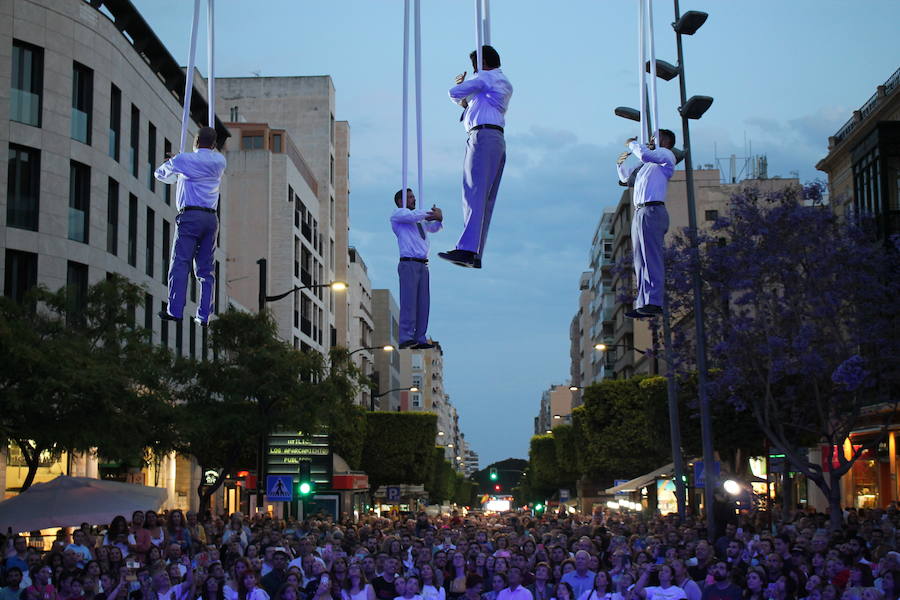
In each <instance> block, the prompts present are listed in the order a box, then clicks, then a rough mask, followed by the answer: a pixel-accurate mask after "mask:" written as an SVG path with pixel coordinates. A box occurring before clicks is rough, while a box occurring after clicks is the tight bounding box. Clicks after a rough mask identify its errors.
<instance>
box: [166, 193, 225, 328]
mask: <svg viewBox="0 0 900 600" xmlns="http://www.w3.org/2000/svg"><path fill="white" fill-rule="evenodd" d="M175 227H176V228H175V244H174V245H173V247H172V261H171V264H170V265H169V309H168V310H169V314H170V315H172V316H173V317H178V318H179V319H180V318H181V317H182V316H183V313H184V303H185V302H186V301H187V283H188V275H189V274H190V272H191V262H193V264H194V275H195V276H196V277H197V282H198V283H199V284H200V302H199V305H198V306H197V318H198V319H200V320H201V321H203V322H206V321H208V320H209V315H210V312H211V311H212V300H213V293H214V291H215V286H216V277H215V259H214V257H213V254H214V252H215V250H216V232H217V231H218V229H219V221H218V219H217V218H216V215H215V213H209V212H204V211H202V210H186V211H184V212H182V213H180V214H179V215H178V216H177V217H175Z"/></svg>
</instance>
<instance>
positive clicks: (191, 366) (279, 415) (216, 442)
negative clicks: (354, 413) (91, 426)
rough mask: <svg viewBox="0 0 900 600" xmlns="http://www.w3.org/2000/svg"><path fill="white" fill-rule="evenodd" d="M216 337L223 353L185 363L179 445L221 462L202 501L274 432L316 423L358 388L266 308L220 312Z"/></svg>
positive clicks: (210, 464) (250, 460) (203, 459)
mask: <svg viewBox="0 0 900 600" xmlns="http://www.w3.org/2000/svg"><path fill="white" fill-rule="evenodd" d="M210 342H211V344H212V345H213V347H214V348H216V350H217V354H218V359H217V360H213V361H208V362H190V363H188V364H186V365H185V367H186V368H184V369H183V370H182V374H183V376H184V381H183V391H182V397H183V398H184V403H183V404H181V405H180V406H179V408H180V410H181V411H182V415H181V417H180V418H179V419H178V424H179V425H178V426H179V440H180V444H181V446H180V450H181V451H182V452H184V453H185V454H191V455H193V456H194V457H195V458H196V459H197V460H198V462H199V463H200V464H201V465H203V466H204V467H206V468H217V469H218V470H219V477H218V479H217V481H216V483H215V484H214V485H212V486H209V487H201V488H199V489H198V494H200V498H201V503H202V504H204V505H205V504H206V503H207V502H208V499H209V497H210V496H211V495H212V494H213V493H214V492H215V491H216V490H217V489H218V487H219V486H221V484H222V481H223V479H224V475H225V473H227V472H228V471H231V470H232V469H234V468H235V467H237V466H239V465H243V464H255V463H256V453H257V451H258V448H260V446H261V445H263V446H264V444H265V441H266V439H267V436H268V435H269V434H270V433H272V432H274V431H310V432H311V431H317V430H319V428H320V427H322V426H323V425H326V424H327V423H328V420H329V418H330V417H331V414H332V412H331V411H332V410H334V407H335V406H338V407H346V406H347V405H348V404H349V403H350V402H352V397H353V396H354V395H355V393H356V387H355V383H354V379H353V377H352V375H353V373H352V372H351V371H349V370H347V368H346V367H344V368H340V369H336V370H330V369H329V368H328V366H327V364H326V362H325V357H323V356H322V355H321V354H319V353H317V352H298V351H297V350H294V349H293V348H292V347H291V346H290V345H288V344H286V343H285V342H283V341H282V340H280V339H279V338H278V336H277V329H276V325H275V322H274V321H273V320H272V318H271V316H270V315H269V313H267V312H263V313H260V314H247V313H242V312H238V311H234V310H229V311H227V312H225V313H222V314H220V315H219V318H218V319H216V320H215V321H213V322H212V323H211V324H210ZM333 362H334V363H335V364H344V363H345V362H346V361H342V360H341V357H340V356H338V357H336V358H335V360H334V361H333Z"/></svg>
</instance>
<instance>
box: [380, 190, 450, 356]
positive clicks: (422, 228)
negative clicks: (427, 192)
mask: <svg viewBox="0 0 900 600" xmlns="http://www.w3.org/2000/svg"><path fill="white" fill-rule="evenodd" d="M394 203H395V204H396V205H397V208H395V209H394V212H393V213H391V229H393V230H394V235H396V236H397V245H398V246H399V247H400V264H399V265H398V266H397V274H398V275H399V276H400V349H401V350H402V349H405V348H413V349H415V350H424V349H427V348H434V344H432V343H431V342H429V341H428V338H427V337H425V333H426V332H427V330H428V312H429V308H430V305H431V292H430V287H429V276H428V247H429V244H428V236H427V235H426V232H427V233H436V232H438V231H440V230H441V227H442V225H441V221H443V220H444V215H443V213H442V212H441V209H439V208H438V207H437V206H432V207H431V210H424V209H419V210H416V197H415V195H414V194H413V191H412V190H411V189H407V190H406V206H404V205H403V190H400V191H399V192H397V193H396V194H394Z"/></svg>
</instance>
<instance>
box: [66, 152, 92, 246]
mask: <svg viewBox="0 0 900 600" xmlns="http://www.w3.org/2000/svg"><path fill="white" fill-rule="evenodd" d="M90 212H91V168H90V167H89V166H87V165H83V164H81V163H80V162H75V161H74V160H73V161H71V162H70V163H69V239H70V240H75V241H76V242H82V243H85V244H87V243H88V233H89V230H90Z"/></svg>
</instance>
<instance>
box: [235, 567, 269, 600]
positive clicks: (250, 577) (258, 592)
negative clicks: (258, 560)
mask: <svg viewBox="0 0 900 600" xmlns="http://www.w3.org/2000/svg"><path fill="white" fill-rule="evenodd" d="M238 600H269V599H268V594H266V592H265V590H263V589H262V588H261V587H259V578H258V577H257V576H256V571H244V574H243V575H242V576H241V579H240V581H239V585H238Z"/></svg>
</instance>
